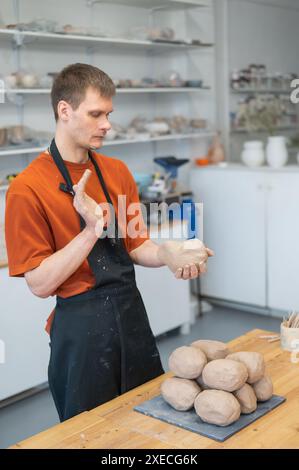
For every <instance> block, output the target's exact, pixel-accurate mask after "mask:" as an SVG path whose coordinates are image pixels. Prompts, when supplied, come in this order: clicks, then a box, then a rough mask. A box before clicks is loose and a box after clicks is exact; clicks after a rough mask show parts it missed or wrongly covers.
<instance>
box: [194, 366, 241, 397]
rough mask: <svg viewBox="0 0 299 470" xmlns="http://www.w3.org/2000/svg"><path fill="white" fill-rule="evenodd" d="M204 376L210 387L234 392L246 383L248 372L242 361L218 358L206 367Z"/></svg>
mask: <svg viewBox="0 0 299 470" xmlns="http://www.w3.org/2000/svg"><path fill="white" fill-rule="evenodd" d="M202 378H203V380H204V382H205V383H206V384H207V386H208V387H210V388H215V389H217V390H224V391H227V392H234V391H235V390H238V389H239V388H241V387H242V386H243V385H244V384H245V382H246V380H247V378H248V373H247V369H246V367H245V365H244V364H242V363H241V362H237V361H232V360H230V359H216V360H215V361H211V362H209V363H208V364H207V365H206V366H205V367H204V369H203V372H202Z"/></svg>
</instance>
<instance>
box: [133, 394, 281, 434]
mask: <svg viewBox="0 0 299 470" xmlns="http://www.w3.org/2000/svg"><path fill="white" fill-rule="evenodd" d="M285 400H286V399H285V398H284V397H281V396H279V395H273V397H272V398H271V399H270V400H268V401H266V402H264V403H259V404H258V407H257V409H256V411H254V412H253V413H250V414H248V415H241V416H240V419H238V421H236V422H235V423H233V424H230V425H229V426H225V427H222V426H216V425H215V424H208V423H204V422H203V421H202V420H201V419H200V418H199V416H197V414H196V413H195V411H194V409H192V410H191V411H176V410H175V409H173V408H172V407H171V406H170V405H168V403H166V402H165V400H164V399H163V398H162V396H161V395H159V396H158V397H155V398H153V399H152V400H148V401H145V402H144V403H141V405H138V406H136V407H135V408H134V410H135V411H139V412H140V413H143V414H145V415H146V416H151V417H153V418H157V419H160V420H161V421H165V422H166V423H169V424H173V425H175V426H178V427H180V428H183V429H187V430H188V431H192V432H195V433H197V434H201V435H202V436H205V437H209V438H210V439H214V440H215V441H220V442H223V441H225V440H226V439H228V438H229V437H231V436H232V435H233V434H235V433H237V432H238V431H240V430H241V429H243V428H245V427H246V426H248V425H249V424H251V423H253V422H254V421H256V420H257V419H258V418H260V417H261V416H264V415H265V414H267V413H269V411H271V410H273V409H274V408H276V407H277V406H279V405H281V404H282V403H283V402H284V401H285Z"/></svg>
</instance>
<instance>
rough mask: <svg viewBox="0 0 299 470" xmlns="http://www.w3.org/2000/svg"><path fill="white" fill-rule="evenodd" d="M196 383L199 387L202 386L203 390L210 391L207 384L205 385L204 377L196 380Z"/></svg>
mask: <svg viewBox="0 0 299 470" xmlns="http://www.w3.org/2000/svg"><path fill="white" fill-rule="evenodd" d="M196 382H197V383H198V385H199V386H200V388H201V389H202V390H208V389H209V387H208V386H207V384H205V383H204V381H203V378H202V375H200V376H199V377H197V378H196Z"/></svg>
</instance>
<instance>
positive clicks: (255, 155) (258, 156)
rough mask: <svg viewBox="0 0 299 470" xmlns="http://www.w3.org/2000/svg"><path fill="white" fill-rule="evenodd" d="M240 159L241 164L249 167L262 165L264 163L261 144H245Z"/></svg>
mask: <svg viewBox="0 0 299 470" xmlns="http://www.w3.org/2000/svg"><path fill="white" fill-rule="evenodd" d="M241 158H242V161H243V163H245V165H247V166H250V167H256V166H261V165H263V163H264V161H265V153H264V148H263V142H260V141H258V140H254V141H251V142H245V143H244V149H243V151H242V156H241Z"/></svg>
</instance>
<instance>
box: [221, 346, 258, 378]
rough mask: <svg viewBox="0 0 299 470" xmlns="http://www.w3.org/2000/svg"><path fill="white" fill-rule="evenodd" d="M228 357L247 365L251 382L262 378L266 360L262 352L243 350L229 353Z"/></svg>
mask: <svg viewBox="0 0 299 470" xmlns="http://www.w3.org/2000/svg"><path fill="white" fill-rule="evenodd" d="M227 359H232V360H234V361H238V362H240V363H242V364H244V365H245V366H246V367H247V371H248V379H247V382H248V383H249V384H253V383H254V382H257V381H258V380H260V379H261V378H262V377H263V375H264V373H265V361H264V357H263V355H262V354H260V353H258V352H249V351H241V352H236V353H233V354H229V355H228V356H227Z"/></svg>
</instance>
